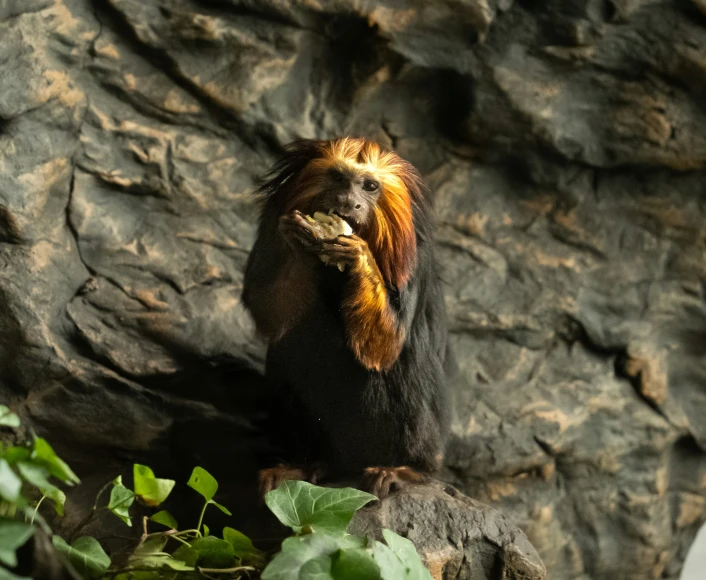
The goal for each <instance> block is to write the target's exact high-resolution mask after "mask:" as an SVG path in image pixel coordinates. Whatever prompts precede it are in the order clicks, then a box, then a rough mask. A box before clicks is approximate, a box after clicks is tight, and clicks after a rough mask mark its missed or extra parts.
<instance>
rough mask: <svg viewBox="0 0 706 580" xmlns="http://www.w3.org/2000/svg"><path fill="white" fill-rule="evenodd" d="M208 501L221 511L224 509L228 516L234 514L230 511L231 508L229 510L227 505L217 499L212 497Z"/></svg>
mask: <svg viewBox="0 0 706 580" xmlns="http://www.w3.org/2000/svg"><path fill="white" fill-rule="evenodd" d="M208 503H210V504H211V505H215V506H216V507H217V508H218V509H219V510H221V511H222V512H223V513H224V514H226V515H227V516H232V515H233V514H232V513H230V510H228V508H227V507H225V506H222V505H221V504H219V503H218V502H217V501H213V500H212V499H211V500H209V501H208Z"/></svg>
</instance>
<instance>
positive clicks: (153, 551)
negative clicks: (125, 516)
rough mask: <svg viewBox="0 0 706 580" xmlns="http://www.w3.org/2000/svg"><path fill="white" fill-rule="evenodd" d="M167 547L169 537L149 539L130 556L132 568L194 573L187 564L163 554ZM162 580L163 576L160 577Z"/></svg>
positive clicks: (159, 536) (160, 536) (161, 536)
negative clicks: (166, 569) (168, 569)
mask: <svg viewBox="0 0 706 580" xmlns="http://www.w3.org/2000/svg"><path fill="white" fill-rule="evenodd" d="M166 545H167V536H163V535H158V536H154V537H152V538H149V539H148V540H146V541H145V542H144V543H142V544H141V545H140V547H139V548H137V549H136V550H135V552H134V553H133V554H132V556H130V560H129V563H130V566H133V567H135V568H170V569H171V570H176V571H179V572H193V571H194V568H193V567H192V566H188V565H187V564H186V563H185V562H183V561H181V560H178V559H176V558H173V557H172V556H171V555H170V554H167V553H166V552H163V551H162V550H164V547H165V546H166ZM158 577H159V578H161V576H158Z"/></svg>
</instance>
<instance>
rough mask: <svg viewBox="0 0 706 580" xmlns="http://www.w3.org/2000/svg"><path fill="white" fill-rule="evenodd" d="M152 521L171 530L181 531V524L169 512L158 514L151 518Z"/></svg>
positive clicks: (163, 511)
mask: <svg viewBox="0 0 706 580" xmlns="http://www.w3.org/2000/svg"><path fill="white" fill-rule="evenodd" d="M150 520H152V521H153V522H157V523H158V524H162V525H163V526H167V527H168V528H169V529H170V530H178V529H179V524H178V523H177V521H176V518H175V517H174V516H173V515H172V514H170V513H169V512H168V511H167V510H162V511H161V512H157V513H156V514H154V515H153V516H152V517H151V518H150Z"/></svg>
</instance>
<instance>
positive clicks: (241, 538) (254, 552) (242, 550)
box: [223, 528, 265, 566]
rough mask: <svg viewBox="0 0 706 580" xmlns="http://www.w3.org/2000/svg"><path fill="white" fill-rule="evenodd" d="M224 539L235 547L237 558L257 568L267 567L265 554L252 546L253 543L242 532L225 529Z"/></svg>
mask: <svg viewBox="0 0 706 580" xmlns="http://www.w3.org/2000/svg"><path fill="white" fill-rule="evenodd" d="M223 539H224V540H225V541H226V542H228V543H229V544H230V545H231V546H233V551H234V552H235V556H236V558H240V560H241V561H242V562H244V563H252V564H255V565H256V566H264V565H265V552H263V551H262V550H258V549H257V548H256V547H255V546H253V545H252V541H251V540H250V538H248V537H247V536H246V535H245V534H243V533H242V532H239V531H238V530H234V529H233V528H223Z"/></svg>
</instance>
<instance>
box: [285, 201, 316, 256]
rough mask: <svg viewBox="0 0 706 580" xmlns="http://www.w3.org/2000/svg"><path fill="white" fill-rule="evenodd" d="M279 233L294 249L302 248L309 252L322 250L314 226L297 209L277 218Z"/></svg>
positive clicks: (313, 252)
mask: <svg viewBox="0 0 706 580" xmlns="http://www.w3.org/2000/svg"><path fill="white" fill-rule="evenodd" d="M279 233H280V235H281V236H282V237H283V238H284V240H285V241H286V242H287V244H288V245H289V246H290V247H291V248H292V249H293V250H295V251H296V250H300V249H303V250H305V251H307V252H309V253H311V254H321V252H322V240H321V239H320V238H319V237H318V235H317V233H316V228H315V227H314V226H313V225H312V224H311V223H310V222H308V221H307V220H306V218H305V217H304V214H303V213H301V212H300V211H298V210H294V211H293V212H290V213H288V214H284V215H283V216H282V217H280V218H279Z"/></svg>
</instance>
